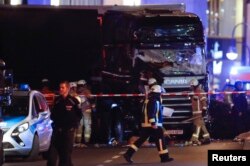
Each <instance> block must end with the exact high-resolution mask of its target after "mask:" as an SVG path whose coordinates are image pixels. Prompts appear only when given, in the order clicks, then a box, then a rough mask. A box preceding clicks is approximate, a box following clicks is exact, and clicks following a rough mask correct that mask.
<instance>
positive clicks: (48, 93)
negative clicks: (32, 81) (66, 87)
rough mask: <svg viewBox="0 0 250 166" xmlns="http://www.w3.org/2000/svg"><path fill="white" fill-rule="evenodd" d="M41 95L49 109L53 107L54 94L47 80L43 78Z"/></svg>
mask: <svg viewBox="0 0 250 166" xmlns="http://www.w3.org/2000/svg"><path fill="white" fill-rule="evenodd" d="M41 93H42V94H44V97H45V99H46V100H47V102H48V105H49V108H50V109H51V108H52V107H53V102H54V99H55V93H54V92H53V91H52V90H51V89H50V82H49V80H48V79H47V78H44V79H42V81H41Z"/></svg>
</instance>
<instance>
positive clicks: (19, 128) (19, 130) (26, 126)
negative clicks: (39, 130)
mask: <svg viewBox="0 0 250 166" xmlns="http://www.w3.org/2000/svg"><path fill="white" fill-rule="evenodd" d="M28 128H29V124H28V123H24V124H22V125H20V126H18V127H17V131H18V132H19V133H22V132H24V131H26V130H27V129H28Z"/></svg>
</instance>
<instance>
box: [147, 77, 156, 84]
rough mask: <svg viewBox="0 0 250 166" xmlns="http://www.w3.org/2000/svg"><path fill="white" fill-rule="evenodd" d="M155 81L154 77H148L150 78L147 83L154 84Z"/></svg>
mask: <svg viewBox="0 0 250 166" xmlns="http://www.w3.org/2000/svg"><path fill="white" fill-rule="evenodd" d="M155 83H157V81H156V79H155V78H150V79H149V80H148V85H152V84H155Z"/></svg>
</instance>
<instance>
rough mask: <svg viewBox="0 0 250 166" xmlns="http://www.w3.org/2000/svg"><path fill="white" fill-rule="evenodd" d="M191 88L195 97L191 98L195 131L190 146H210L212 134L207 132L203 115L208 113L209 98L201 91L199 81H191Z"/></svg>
mask: <svg viewBox="0 0 250 166" xmlns="http://www.w3.org/2000/svg"><path fill="white" fill-rule="evenodd" d="M190 87H191V89H192V91H193V92H194V95H193V96H192V97H191V101H192V110H193V117H192V118H193V125H194V127H195V131H194V133H193V135H192V138H191V140H190V142H189V144H193V145H201V144H209V143H210V134H209V133H208V131H207V128H206V126H205V122H204V120H203V115H204V113H206V111H207V97H206V95H205V94H202V93H204V90H203V89H201V87H200V85H199V82H198V80H197V79H192V80H191V81H190ZM201 130H202V133H203V135H202V137H203V140H202V141H200V140H199V137H200V133H201Z"/></svg>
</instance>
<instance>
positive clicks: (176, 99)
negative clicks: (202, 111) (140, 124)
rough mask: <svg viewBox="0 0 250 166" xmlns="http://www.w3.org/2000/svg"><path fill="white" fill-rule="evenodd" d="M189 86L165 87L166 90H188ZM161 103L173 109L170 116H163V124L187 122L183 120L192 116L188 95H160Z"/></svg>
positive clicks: (174, 91) (173, 91)
mask: <svg viewBox="0 0 250 166" xmlns="http://www.w3.org/2000/svg"><path fill="white" fill-rule="evenodd" d="M189 91H190V90H189V88H175V89H166V92H171V93H176V92H189ZM162 104H163V106H164V107H169V108H172V109H174V113H173V115H172V117H164V124H167V125H168V124H187V123H192V121H191V122H190V121H189V122H183V121H184V120H187V119H189V118H191V117H192V104H191V98H190V96H164V95H163V96H162Z"/></svg>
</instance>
